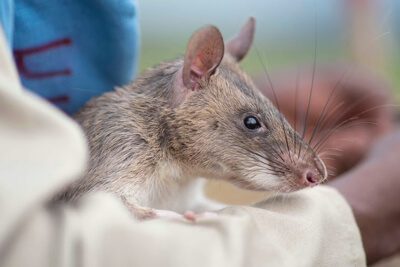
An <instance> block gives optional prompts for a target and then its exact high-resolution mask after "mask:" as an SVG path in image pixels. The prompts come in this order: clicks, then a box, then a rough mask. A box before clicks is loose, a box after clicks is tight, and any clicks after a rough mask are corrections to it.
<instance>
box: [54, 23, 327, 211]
mask: <svg viewBox="0 0 400 267" xmlns="http://www.w3.org/2000/svg"><path fill="white" fill-rule="evenodd" d="M253 32H254V20H253V19H250V20H249V22H248V23H247V24H246V25H245V26H244V27H243V29H242V30H241V32H240V33H239V34H238V36H237V37H236V38H234V39H232V40H231V41H230V42H228V43H227V44H226V45H225V53H224V44H223V41H222V37H221V35H220V33H219V31H218V30H217V29H216V28H215V27H212V26H206V27H204V28H202V29H200V30H198V31H197V32H196V33H195V34H194V35H193V36H192V38H191V39H190V41H189V43H188V46H187V50H186V53H185V57H184V58H179V59H176V60H174V61H170V62H166V63H162V64H160V65H158V66H157V67H155V68H153V69H150V70H148V71H147V72H145V73H144V74H143V75H141V76H140V77H139V78H137V79H136V80H135V81H134V82H132V83H131V84H129V85H127V86H125V87H123V88H117V89H116V91H114V92H109V93H105V94H104V95H102V96H100V97H97V98H95V99H92V100H90V101H89V102H88V103H87V104H86V105H85V106H84V107H83V108H82V109H81V110H80V111H79V112H78V113H77V114H76V115H75V118H76V120H77V121H78V122H79V123H80V124H81V126H82V127H83V129H84V131H85V133H86V136H87V138H88V142H89V147H90V152H91V157H90V163H89V169H88V170H87V173H86V174H85V175H84V176H83V177H82V178H81V179H80V180H79V181H77V182H75V183H74V184H73V185H71V186H70V187H69V188H68V189H67V190H66V191H65V192H63V193H62V194H61V195H60V196H59V199H63V200H68V201H69V200H74V199H76V198H77V197H79V196H81V195H82V194H84V193H86V192H89V191H93V190H103V191H108V192H111V193H114V194H116V195H117V196H119V197H121V198H122V199H123V201H124V202H125V203H126V204H127V206H128V207H129V208H130V210H131V211H132V212H133V213H134V214H136V215H137V216H139V217H148V216H152V214H153V213H152V210H151V209H149V208H144V207H152V208H158V209H169V210H175V211H178V212H182V211H184V210H185V209H188V208H191V209H192V208H193V206H192V207H190V206H188V203H186V201H182V200H179V198H178V196H179V195H185V194H189V195H190V194H191V193H190V192H189V191H188V190H189V189H191V188H194V186H193V185H194V184H195V183H196V182H195V181H196V177H205V178H214V179H222V180H226V181H230V182H232V183H234V184H236V185H238V186H241V187H245V188H249V189H253V190H275V191H283V192H290V191H294V190H297V189H300V188H303V187H305V186H309V185H310V186H313V185H315V184H317V183H319V182H320V181H322V180H323V179H325V177H326V170H325V167H324V165H323V163H322V162H321V161H320V159H319V158H318V156H316V155H315V153H314V152H313V151H312V150H311V149H310V148H309V147H308V145H307V144H306V143H304V142H303V141H302V140H300V137H299V136H298V135H297V134H296V133H295V132H294V131H293V130H292V128H291V127H290V126H289V124H288V123H287V122H286V120H285V119H284V118H283V117H282V116H281V114H280V113H279V112H278V111H277V110H276V109H275V107H274V106H273V105H272V104H271V102H270V101H269V100H268V99H266V98H265V97H264V96H263V95H262V94H261V93H260V92H259V91H258V90H257V89H256V88H255V86H254V84H253V83H252V81H251V79H250V78H249V77H248V76H247V75H246V74H245V73H244V72H243V71H242V70H240V68H239V67H238V64H237V61H238V60H240V59H241V58H242V57H243V56H244V55H245V54H246V53H247V51H248V49H249V47H250V44H251V41H252V38H253ZM180 204H185V205H180ZM200 205H202V204H200ZM203 208H204V207H203ZM198 209H201V208H200V207H198Z"/></svg>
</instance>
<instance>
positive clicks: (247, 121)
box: [243, 116, 261, 130]
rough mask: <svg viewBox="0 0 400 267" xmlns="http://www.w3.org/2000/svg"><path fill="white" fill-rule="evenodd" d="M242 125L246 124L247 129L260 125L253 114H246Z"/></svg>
mask: <svg viewBox="0 0 400 267" xmlns="http://www.w3.org/2000/svg"><path fill="white" fill-rule="evenodd" d="M243 123H244V126H246V128H247V129H250V130H257V129H258V128H260V127H261V124H260V123H259V122H258V120H257V118H256V117H254V116H248V117H246V118H244V121H243Z"/></svg>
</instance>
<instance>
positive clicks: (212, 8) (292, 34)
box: [138, 0, 400, 266]
mask: <svg viewBox="0 0 400 267" xmlns="http://www.w3.org/2000/svg"><path fill="white" fill-rule="evenodd" d="M138 10H139V21H140V29H141V52H140V65H139V66H140V69H139V71H143V70H145V69H146V68H148V67H151V66H153V65H155V64H157V63H158V62H160V61H162V60H167V59H172V58H174V57H177V56H180V55H182V54H183V53H184V50H185V46H186V42H187V40H188V39H189V37H190V35H191V34H192V33H193V32H194V31H195V30H196V29H197V28H199V27H201V26H203V25H205V24H213V25H215V26H217V27H218V28H219V29H220V30H221V32H222V34H223V36H224V38H225V39H226V38H230V37H232V36H233V35H234V34H235V33H236V32H237V31H238V29H239V28H240V27H241V26H242V25H243V23H244V22H245V21H246V20H247V19H248V17H249V16H253V17H255V19H256V21H257V26H256V37H255V45H253V48H252V49H251V50H250V53H249V54H248V55H247V56H246V58H245V59H244V60H243V61H242V62H241V66H242V68H243V69H244V70H245V71H247V72H248V73H249V74H251V75H252V76H253V77H256V76H258V77H260V76H261V77H262V76H263V75H265V72H264V70H263V68H262V64H264V65H265V66H266V67H267V69H268V71H269V72H271V73H273V72H279V71H280V70H285V69H293V68H294V69H295V68H296V67H297V68H298V67H299V66H313V62H314V59H315V62H316V77H317V76H321V75H319V72H320V71H321V70H322V67H321V66H324V65H326V64H332V63H333V64H335V63H338V66H339V67H335V68H334V69H335V72H338V73H340V72H341V67H340V66H341V65H340V64H339V62H346V64H345V65H344V66H346V67H347V68H350V69H358V68H365V69H368V70H369V71H371V73H373V74H374V75H377V77H379V79H378V80H379V81H382V82H383V83H384V84H385V86H384V87H387V88H389V91H392V92H391V95H390V96H389V98H392V99H391V100H392V101H393V103H397V104H398V103H399V102H400V16H399V15H398V14H399V13H400V1H396V0H380V1H378V0H318V1H317V0H241V1H239V0H230V1H228V0H202V1H187V0H169V1H165V0H151V1H150V0H138ZM256 50H257V51H258V53H257V52H256ZM315 55H316V57H315ZM307 71H308V72H311V71H312V67H311V68H308V70H307ZM307 71H306V72H307ZM343 71H344V70H343ZM351 71H352V70H351ZM329 72H330V70H329V68H328V71H327V70H325V74H324V75H326V74H327V73H328V74H329ZM308 75H309V76H310V73H308ZM367 76H369V75H368V74H367V75H365V74H364V77H367ZM295 77H296V75H292V76H288V78H287V79H289V81H286V82H292V84H293V86H295V82H296V81H295V79H296V78H295ZM339 77H340V74H339V75H338V76H337V78H334V79H339ZM287 79H286V80H287ZM290 79H291V80H293V81H290ZM351 79H352V77H350V78H349V80H351ZM363 79H364V78H363V76H361V78H360V79H359V80H358V81H354V83H355V84H356V85H355V87H357V86H359V85H358V84H360V80H361V83H362V80H363ZM365 83H366V84H370V82H369V81H365ZM377 87H379V85H377ZM317 89H318V88H317ZM206 192H207V194H208V195H209V196H211V197H212V198H214V199H217V200H219V201H223V202H228V203H232V204H244V203H250V202H253V201H255V200H258V199H260V198H263V197H265V195H266V194H265V193H254V192H249V191H244V190H239V189H236V188H234V187H233V186H231V185H228V184H225V183H222V182H215V181H214V182H209V183H208V184H207V186H206ZM396 264H400V262H399V261H397V262H396V261H395V262H388V263H387V264H385V263H381V265H379V266H397V265H396ZM398 266H400V265H398Z"/></svg>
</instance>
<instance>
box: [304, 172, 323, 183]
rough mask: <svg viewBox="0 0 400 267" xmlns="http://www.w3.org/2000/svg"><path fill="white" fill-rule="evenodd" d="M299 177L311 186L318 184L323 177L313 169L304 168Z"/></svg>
mask: <svg viewBox="0 0 400 267" xmlns="http://www.w3.org/2000/svg"><path fill="white" fill-rule="evenodd" d="M300 179H302V180H303V182H304V183H305V184H306V185H307V186H310V187H313V186H316V185H317V184H319V183H320V182H321V181H322V180H323V177H322V176H321V175H319V174H318V173H317V172H315V171H313V170H306V171H305V172H304V173H303V174H302V176H301V177H300Z"/></svg>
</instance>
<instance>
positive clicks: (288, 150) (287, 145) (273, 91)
mask: <svg viewBox="0 0 400 267" xmlns="http://www.w3.org/2000/svg"><path fill="white" fill-rule="evenodd" d="M255 51H256V54H257V56H258V58H259V60H260V63H261V66H262V68H263V69H264V71H265V74H266V76H267V79H268V83H269V85H270V87H271V89H272V94H273V96H274V100H275V103H276V107H277V108H278V111H279V114H281V109H280V107H279V102H278V99H277V97H276V92H275V89H274V86H273V85H272V81H271V77H270V75H269V72H268V70H267V68H266V66H265V65H264V63H263V61H262V60H261V57H260V54H259V53H258V49H257V47H255ZM279 118H280V121H281V125H282V128H283V132H284V136H285V142H286V147H287V152H288V154H289V159H290V160H291V161H292V162H293V159H292V156H291V153H290V149H289V142H288V139H287V135H286V129H285V125H284V123H283V118H282V116H281V115H280V116H279ZM278 147H279V146H278ZM279 149H280V147H279ZM281 152H282V150H281ZM282 154H283V152H282Z"/></svg>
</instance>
